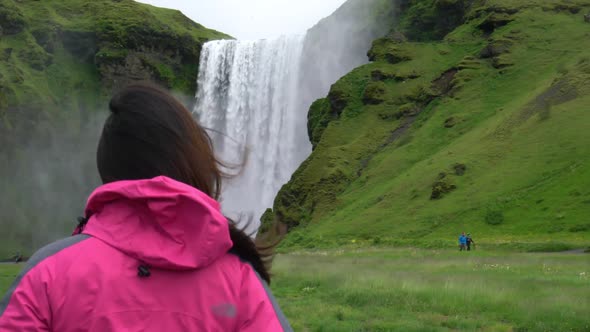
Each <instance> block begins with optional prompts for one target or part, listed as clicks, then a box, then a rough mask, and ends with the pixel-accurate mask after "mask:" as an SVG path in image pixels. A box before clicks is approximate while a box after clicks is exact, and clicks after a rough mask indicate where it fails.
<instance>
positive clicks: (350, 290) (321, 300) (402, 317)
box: [0, 249, 590, 332]
mask: <svg viewBox="0 0 590 332" xmlns="http://www.w3.org/2000/svg"><path fill="white" fill-rule="evenodd" d="M19 268H20V267H19V266H14V265H0V292H1V293H4V292H5V291H6V289H7V288H8V287H9V285H10V283H11V282H12V280H13V279H14V278H15V276H16V274H17V273H18V270H19ZM273 272H274V282H273V284H272V288H273V290H274V293H275V295H276V297H277V298H278V300H279V302H280V304H281V306H282V308H283V310H284V311H285V314H286V315H287V317H288V318H289V320H290V321H291V324H292V325H293V328H294V329H295V331H324V332H326V331H335V332H336V331H338V332H344V331H520V332H524V331H530V332H532V331H590V316H589V315H588V313H589V312H590V255H588V254H566V253H553V254H546V253H534V254H533V253H510V252H502V251H495V252H487V251H485V250H481V249H478V250H476V251H472V252H464V253H459V252H456V251H451V250H423V249H419V250H415V249H345V250H332V251H305V252H299V253H291V254H285V255H281V256H278V257H277V259H276V261H275V265H274V267H273Z"/></svg>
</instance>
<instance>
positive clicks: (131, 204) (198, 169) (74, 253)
mask: <svg viewBox="0 0 590 332" xmlns="http://www.w3.org/2000/svg"><path fill="white" fill-rule="evenodd" d="M109 107H110V111H111V112H110V115H109V117H108V119H107V120H106V123H105V125H104V129H103V132H102V137H101V138H100V142H99V145H98V152H97V164H98V171H99V174H100V177H101V179H102V181H103V183H104V185H103V186H101V187H99V188H98V189H96V190H95V191H94V193H93V194H92V195H91V196H90V198H89V199H88V204H87V206H86V210H85V214H86V218H82V219H81V222H80V225H79V226H78V228H77V230H76V232H75V233H77V235H75V236H72V237H70V238H67V239H65V240H61V241H58V242H56V243H53V244H50V245H49V246H47V247H45V248H43V249H41V250H39V251H38V252H37V253H36V254H35V255H34V256H33V257H32V258H31V259H30V260H29V263H28V265H27V266H26V268H25V269H24V271H23V273H22V274H21V275H20V276H19V277H18V278H17V280H16V281H15V284H14V285H13V286H12V288H11V289H10V291H9V292H8V294H6V296H5V297H4V298H3V299H2V301H1V302H0V331H2V332H8V331H20V332H22V331H55V332H68V331H100V332H103V331H158V332H160V331H171V332H176V331H247V332H258V331H263V332H265V331H268V332H275V331H292V329H291V327H290V326H289V323H288V322H287V320H286V319H285V317H284V315H283V314H282V313H281V310H280V309H279V306H278V305H277V303H276V301H275V300H274V298H273V296H272V295H271V292H270V290H269V288H268V286H267V283H268V282H270V276H269V272H268V271H267V268H266V267H265V265H264V263H263V259H262V257H261V255H260V254H259V252H258V250H257V248H256V246H255V244H254V242H253V241H252V240H251V239H250V237H248V236H247V235H246V234H245V233H244V232H242V231H240V230H238V229H237V228H236V227H235V226H234V225H233V223H232V222H231V221H228V220H227V219H226V218H225V217H224V216H223V215H222V214H221V211H220V208H219V204H218V202H217V201H216V199H217V198H218V197H219V193H220V190H221V179H222V173H221V171H220V168H219V163H218V162H217V160H216V159H215V156H214V155H213V151H212V146H211V140H210V138H209V137H208V135H207V133H206V132H205V131H204V130H203V128H201V127H200V126H199V125H198V124H197V122H196V121H195V120H193V118H192V116H191V114H190V112H189V111H188V110H187V109H186V108H185V107H184V106H183V105H182V104H181V103H180V102H178V101H177V100H176V99H174V98H173V97H171V96H170V95H169V94H168V93H167V92H164V91H162V90H160V89H158V88H155V87H152V86H149V85H131V86H129V87H127V88H125V89H124V90H122V91H121V92H120V93H118V94H116V95H115V96H114V97H113V98H112V100H111V102H110V105H109Z"/></svg>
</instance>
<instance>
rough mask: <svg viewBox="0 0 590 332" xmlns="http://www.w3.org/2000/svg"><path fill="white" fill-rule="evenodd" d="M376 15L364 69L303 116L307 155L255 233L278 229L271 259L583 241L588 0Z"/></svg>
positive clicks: (430, 7) (434, 7)
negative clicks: (361, 249) (380, 247)
mask: <svg viewBox="0 0 590 332" xmlns="http://www.w3.org/2000/svg"><path fill="white" fill-rule="evenodd" d="M389 5H390V6H392V8H394V11H393V12H395V13H396V14H395V15H391V17H390V27H391V29H390V32H389V34H387V35H386V36H383V38H380V39H377V40H375V41H374V42H373V46H372V48H371V49H370V50H369V51H368V57H369V59H370V60H371V63H370V64H367V65H364V66H361V67H358V68H356V69H355V70H353V71H352V72H350V73H349V74H347V75H345V76H344V77H342V78H341V79H340V80H339V81H338V82H336V83H335V84H334V85H333V86H332V88H331V90H330V92H329V94H328V96H327V97H326V98H323V99H320V100H318V101H316V102H315V103H314V104H313V105H312V107H311V109H310V111H309V116H308V119H309V123H308V128H309V136H310V137H309V138H310V140H311V141H312V144H313V146H314V151H313V153H312V155H311V156H310V157H309V158H308V159H307V160H306V161H305V162H304V163H303V164H302V165H301V167H300V168H299V169H298V170H297V171H296V172H295V174H294V175H293V177H292V179H291V181H290V182H289V183H288V184H286V185H285V186H284V187H283V188H282V189H281V191H280V193H279V194H278V196H277V198H276V200H275V204H274V208H273V210H272V212H271V211H269V212H267V214H265V216H264V218H263V219H264V220H263V221H264V222H265V225H264V226H263V229H265V228H266V227H267V225H268V223H269V222H270V221H272V220H275V219H278V220H281V221H282V222H283V223H285V224H286V225H287V226H288V227H289V230H290V235H289V236H287V238H286V240H285V242H284V246H285V247H322V246H324V247H325V246H333V245H341V244H344V243H351V241H353V242H355V243H374V244H379V243H386V244H399V245H408V244H409V245H425V246H450V245H454V242H455V235H456V234H458V233H459V232H461V231H471V232H472V233H475V234H476V235H475V236H477V237H478V239H479V240H481V241H480V242H482V243H487V244H493V245H503V246H504V245H506V246H513V247H522V248H532V247H534V248H538V246H539V244H543V243H545V244H546V243H548V242H549V243H550V244H549V245H548V246H554V247H556V248H557V247H559V248H564V247H569V246H582V245H588V244H589V243H590V233H589V231H590V224H588V220H587V216H588V215H589V214H590V187H589V184H590V167H589V166H588V165H590V150H589V147H590V144H589V143H590V131H589V130H588V123H589V121H590V117H589V116H590V115H589V113H588V105H590V90H589V89H590V88H589V87H590V84H589V83H590V48H588V47H586V44H584V43H583V42H581V41H583V40H588V38H589V37H590V25H589V24H588V22H587V21H588V20H587V19H585V17H586V16H587V15H588V14H589V12H590V3H588V2H587V1H582V0H571V1H566V0H543V1H532V0H528V1H526V0H525V1H520V0H519V1H516V0H487V1H483V0H481V1H466V0H424V1H392V2H389ZM498 216H500V217H501V218H500V217H498ZM498 220H500V222H498Z"/></svg>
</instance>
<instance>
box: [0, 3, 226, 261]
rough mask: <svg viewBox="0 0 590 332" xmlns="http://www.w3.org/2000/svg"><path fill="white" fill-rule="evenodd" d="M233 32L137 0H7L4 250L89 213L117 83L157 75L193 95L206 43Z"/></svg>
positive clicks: (3, 32)
mask: <svg viewBox="0 0 590 332" xmlns="http://www.w3.org/2000/svg"><path fill="white" fill-rule="evenodd" d="M223 38H230V37H229V36H227V35H225V34H223V33H220V32H217V31H213V30H209V29H206V28H205V27H203V26H201V25H199V24H197V23H194V22H192V21H191V20H190V19H188V18H187V17H186V16H184V15H183V14H182V13H181V12H179V11H175V10H168V9H161V8H156V7H153V6H149V5H145V4H140V3H137V2H135V1H131V0H98V1H82V0H44V1H33V0H18V1H15V0H0V119H1V120H0V142H1V144H0V160H2V163H0V179H1V181H2V186H1V192H0V194H1V197H2V200H1V201H0V229H2V231H1V232H0V241H1V242H2V245H0V257H4V256H5V255H6V254H7V253H12V252H14V251H16V250H30V249H32V248H35V247H38V246H39V245H42V244H44V243H46V242H48V241H51V240H53V239H55V238H58V237H61V236H63V234H65V233H64V232H65V230H70V229H71V227H72V225H73V224H74V223H75V218H76V214H73V213H82V211H81V210H82V208H83V206H84V200H85V199H86V197H87V195H88V194H89V192H90V191H91V190H92V188H94V186H96V185H97V182H98V180H97V175H96V169H95V162H94V153H95V150H96V142H97V137H98V134H99V131H100V128H101V125H100V122H101V120H102V118H103V116H104V114H106V112H105V110H106V108H105V107H106V102H107V100H108V97H109V96H110V94H111V91H112V90H114V89H117V88H118V87H120V86H122V85H124V84H126V83H128V82H131V81H137V80H149V81H154V82H157V83H159V84H161V85H163V86H166V87H168V88H170V89H172V90H173V91H175V92H176V93H178V94H179V95H184V96H193V95H194V93H195V90H196V78H197V77H196V76H197V73H198V64H199V56H200V51H201V46H202V45H203V44H204V43H205V42H206V41H208V40H212V39H223Z"/></svg>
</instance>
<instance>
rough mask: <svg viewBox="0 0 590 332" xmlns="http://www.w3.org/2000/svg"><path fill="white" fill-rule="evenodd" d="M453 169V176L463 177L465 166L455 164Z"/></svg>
mask: <svg viewBox="0 0 590 332" xmlns="http://www.w3.org/2000/svg"><path fill="white" fill-rule="evenodd" d="M453 169H454V170H455V175H458V176H463V175H464V174H465V172H466V171H467V166H466V165H465V164H455V165H453Z"/></svg>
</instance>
